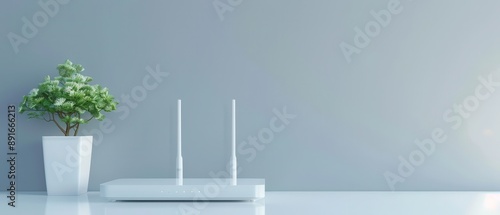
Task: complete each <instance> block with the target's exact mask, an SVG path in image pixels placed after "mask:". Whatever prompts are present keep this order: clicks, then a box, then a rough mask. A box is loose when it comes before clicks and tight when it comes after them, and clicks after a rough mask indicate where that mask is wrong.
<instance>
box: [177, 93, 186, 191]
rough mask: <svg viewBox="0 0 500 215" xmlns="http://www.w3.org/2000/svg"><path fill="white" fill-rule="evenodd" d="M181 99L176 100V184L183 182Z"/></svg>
mask: <svg viewBox="0 0 500 215" xmlns="http://www.w3.org/2000/svg"><path fill="white" fill-rule="evenodd" d="M181 127H182V119H181V100H180V99H179V100H177V185H182V184H183V179H184V176H183V168H182V128H181Z"/></svg>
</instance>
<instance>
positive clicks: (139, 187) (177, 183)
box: [100, 100, 266, 201]
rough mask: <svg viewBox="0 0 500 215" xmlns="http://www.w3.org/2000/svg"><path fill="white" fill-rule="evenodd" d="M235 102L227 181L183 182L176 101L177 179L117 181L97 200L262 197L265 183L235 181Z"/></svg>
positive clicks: (217, 199)
mask: <svg viewBox="0 0 500 215" xmlns="http://www.w3.org/2000/svg"><path fill="white" fill-rule="evenodd" d="M235 108H236V102H235V100H233V103H232V128H231V135H232V138H231V158H230V164H231V168H230V176H231V177H230V178H184V176H183V161H182V124H181V122H182V120H181V100H178V101H177V110H178V112H177V160H176V175H177V178H175V179H174V178H170V179H168V178H167V179H152V178H149V179H148V178H143V179H139V178H135V179H117V180H114V181H109V182H106V183H103V184H101V187H100V189H101V196H102V197H104V198H107V199H110V200H136V201H155V200H158V201H160V200H164V201H169V200H170V201H246V200H257V199H261V198H264V197H265V191H266V189H265V180H264V179H250V178H237V160H236V109H235Z"/></svg>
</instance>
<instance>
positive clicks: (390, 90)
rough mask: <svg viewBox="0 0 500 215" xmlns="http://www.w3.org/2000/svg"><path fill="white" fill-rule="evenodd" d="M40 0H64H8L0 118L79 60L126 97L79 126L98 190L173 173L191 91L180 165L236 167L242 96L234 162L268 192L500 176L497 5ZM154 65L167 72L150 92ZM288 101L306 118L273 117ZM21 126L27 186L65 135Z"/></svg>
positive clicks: (442, 184)
mask: <svg viewBox="0 0 500 215" xmlns="http://www.w3.org/2000/svg"><path fill="white" fill-rule="evenodd" d="M38 2H42V3H43V2H55V1H54V0H40V1H3V2H2V6H1V7H0V26H1V27H0V35H1V36H2V37H1V40H0V59H1V63H0V73H1V80H0V81H1V84H0V91H1V97H0V104H1V107H0V108H1V109H3V111H2V112H3V113H4V114H2V117H1V118H0V119H1V122H0V130H3V131H5V130H6V122H5V115H6V114H5V112H6V110H5V109H7V107H6V106H7V105H8V104H11V103H14V104H18V103H19V102H20V100H21V98H22V96H23V95H24V94H26V93H28V92H29V91H30V90H31V89H32V88H33V87H36V86H37V84H38V83H39V82H40V81H41V80H42V79H43V77H44V76H46V75H52V76H55V75H57V71H56V70H55V66H56V65H57V64H59V63H63V62H64V60H66V59H71V60H73V61H74V62H75V63H80V64H83V65H84V66H85V68H86V71H85V72H86V74H87V75H90V76H93V77H94V83H98V84H101V85H104V86H107V87H109V88H110V90H111V92H112V93H113V94H114V95H115V96H116V97H117V98H118V99H119V100H120V101H122V103H121V105H120V111H117V112H114V113H111V114H108V115H107V119H108V120H109V121H107V123H109V124H110V125H111V128H112V129H102V128H101V127H100V124H99V122H98V121H96V122H93V123H91V124H90V125H87V126H85V127H84V131H83V132H82V133H84V134H85V133H87V134H92V135H94V139H95V142H94V149H93V160H92V170H91V178H90V189H91V190H98V189H99V186H98V185H99V184H100V183H103V182H105V181H109V180H112V179H116V178H124V177H174V176H175V171H174V170H175V140H176V137H175V134H176V133H175V119H176V118H175V113H176V109H175V107H176V100H177V99H179V98H180V99H182V100H183V113H184V121H183V129H184V130H183V131H184V136H183V140H184V161H185V173H184V175H185V176H186V177H210V174H209V172H211V171H213V172H215V173H218V172H222V171H224V170H225V165H226V163H227V161H228V159H229V156H230V151H229V143H230V142H229V140H230V133H229V132H230V118H229V116H230V105H231V99H233V98H235V99H236V100H237V114H238V137H237V142H238V144H239V147H240V150H239V151H238V152H239V153H238V154H239V164H240V166H241V168H242V169H241V170H242V172H241V174H240V176H241V177H262V178H265V179H266V183H267V184H266V185H267V189H268V190H391V189H394V190H500V183H499V182H500V159H499V158H498V154H499V153H500V114H499V113H500V112H499V111H498V110H499V108H500V92H498V91H499V90H498V89H499V88H498V86H497V85H498V84H497V80H498V81H500V71H499V70H498V68H499V64H500V60H499V58H500V30H499V28H498V26H500V19H499V18H498V14H499V12H500V2H498V1H492V0H480V1H451V0H444V1H437V2H436V1H421V0H414V1H410V0H401V1H400V2H398V1H391V0H376V1H329V0H316V1H287V0H274V1H263V0H252V1H250V0H241V1H238V0H232V1H229V2H227V1H226V0H220V2H221V3H220V4H219V7H220V8H222V9H224V8H225V9H226V11H222V18H223V19H221V17H220V16H218V13H217V10H216V9H215V8H214V5H213V3H214V2H213V1H212V0H210V1H193V0H190V1H189V0H188V1H181V0H177V1H175V0H170V1H161V0H151V1H97V0H87V1H77V0H65V1H63V0H60V1H59V2H58V3H57V5H58V6H59V7H58V10H57V11H55V9H56V8H55V7H50V8H51V9H52V11H53V12H54V13H50V14H49V16H47V15H45V16H46V17H48V19H47V20H45V21H47V22H46V23H44V22H43V21H44V19H43V18H44V17H43V16H44V15H43V13H45V14H46V13H47V12H43V11H44V10H43V8H42V7H41V6H40V5H39V4H38ZM216 2H218V1H216ZM372 10H373V11H374V12H375V13H376V14H380V15H379V16H380V17H379V19H381V20H379V21H378V22H377V18H375V17H374V16H373V15H372V14H371V12H370V11H372ZM381 10H384V11H388V12H384V11H382V12H380V13H379V11H381ZM49 12H50V11H49ZM387 13H391V17H390V20H389V19H387V18H388V17H387V16H384V14H385V15H387ZM51 15H52V16H51ZM34 16H35V17H38V18H39V19H38V22H37V23H34V24H33V25H34V26H35V28H36V30H37V31H36V33H35V32H32V31H29V30H30V29H25V32H24V33H23V26H25V25H27V24H25V23H24V22H23V17H26V18H27V19H28V20H31V21H30V22H31V23H32V22H33V17H34ZM376 22H377V23H376ZM365 26H368V32H367V33H368V35H364V34H365V33H366V30H365ZM24 28H25V27H24ZM357 29H361V31H363V32H365V33H359V32H357ZM11 32H12V33H13V34H16V35H18V36H19V37H25V40H24V41H23V42H27V43H20V44H17V45H16V43H12V42H11V41H10V40H9V33H11ZM13 34H10V35H11V36H12V35H13ZM18 39H19V38H18ZM355 40H356V41H355ZM13 44H14V45H13ZM346 44H348V45H346ZM15 47H17V49H18V50H17V52H16V49H15ZM341 47H344V51H345V52H346V53H347V54H345V53H343V51H342V48H341ZM346 47H350V49H349V48H346ZM346 56H347V57H346ZM147 67H150V68H152V69H153V70H156V69H157V68H158V71H159V72H160V73H161V74H162V75H165V74H166V73H168V74H169V75H168V77H157V78H158V79H154V78H153V79H147V81H148V82H147V83H148V84H154V83H156V84H157V85H155V86H156V87H150V89H151V90H144V89H145V88H144V86H143V80H144V79H145V78H148V77H152V76H151V73H150V72H148V69H146V68H147ZM480 76H481V77H483V79H484V80H483V81H482V82H490V83H489V85H488V83H486V84H482V82H481V81H480V80H479V79H478V77H480ZM489 76H491V77H489ZM488 79H492V80H488ZM158 80H161V82H155V81H158ZM491 82H492V83H491ZM485 85H488V87H487V86H485ZM152 88H154V89H152ZM141 90H143V91H141ZM141 92H142V93H143V94H141ZM144 92H145V93H144ZM131 95H132V96H131ZM127 96H131V99H130V100H131V101H130V102H126V101H125V100H124V98H125V97H127ZM285 108H286V112H287V113H288V114H293V115H295V118H293V119H289V120H288V124H286V125H285V126H284V127H279V128H280V129H283V130H280V131H278V130H277V129H276V128H275V127H273V128H274V130H275V131H272V130H270V128H271V127H270V123H276V125H278V126H280V125H282V124H281V123H283V122H284V121H282V120H280V119H278V118H276V116H277V115H276V113H275V112H276V111H278V112H283V111H284V109H285ZM443 116H444V117H443ZM276 119H278V120H276ZM105 127H106V126H105ZM18 130H19V131H18V135H19V143H18V152H19V153H20V154H19V156H18V164H17V165H18V188H19V189H20V190H44V189H45V181H44V171H43V157H42V151H41V136H44V135H59V133H58V131H57V129H56V128H55V126H53V125H51V124H46V123H45V122H43V121H35V120H28V119H27V117H26V116H24V115H23V116H20V117H19V119H18ZM270 131H271V132H270ZM5 133H6V132H1V133H0V139H2V140H5V139H6V134H5ZM259 134H260V138H259ZM269 135H272V136H269ZM248 137H256V138H257V140H256V142H257V143H256V144H255V143H254V144H253V145H252V144H250V141H249V139H248ZM433 137H434V139H432V138H433ZM429 138H431V139H429ZM263 141H264V142H266V141H267V142H268V143H262V142H263ZM415 141H417V142H418V141H423V143H421V144H420V146H419V145H418V144H416V143H415ZM0 153H1V154H0V158H2V160H4V159H5V153H6V143H5V141H2V146H0ZM7 168H8V166H7V163H6V162H5V161H4V162H1V163H0V175H1V176H2V177H1V179H0V182H2V183H1V184H0V188H2V189H4V188H5V187H6V180H5V179H6V175H7V174H6V173H7ZM391 184H392V185H393V187H392V188H391V186H390V185H391Z"/></svg>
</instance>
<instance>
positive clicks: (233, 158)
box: [231, 99, 238, 185]
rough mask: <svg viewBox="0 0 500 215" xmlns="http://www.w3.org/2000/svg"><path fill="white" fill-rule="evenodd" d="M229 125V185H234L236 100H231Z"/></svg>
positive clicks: (235, 176) (235, 174)
mask: <svg viewBox="0 0 500 215" xmlns="http://www.w3.org/2000/svg"><path fill="white" fill-rule="evenodd" d="M231 119H232V123H231V124H232V125H231V130H232V131H231V185H236V178H237V177H238V176H237V172H238V171H237V170H238V165H237V163H236V100H234V99H233V108H232V117H231Z"/></svg>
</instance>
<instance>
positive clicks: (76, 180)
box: [43, 136, 92, 196]
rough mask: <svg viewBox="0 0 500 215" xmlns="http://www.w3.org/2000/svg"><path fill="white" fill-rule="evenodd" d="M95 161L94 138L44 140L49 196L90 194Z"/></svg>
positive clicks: (59, 137)
mask: <svg viewBox="0 0 500 215" xmlns="http://www.w3.org/2000/svg"><path fill="white" fill-rule="evenodd" d="M91 158H92V136H44V137H43V160H44V166H45V182H46V184H47V195H65V196H67V195H73V196H74V195H81V194H83V193H86V192H87V189H88V184H89V174H90V162H91Z"/></svg>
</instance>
